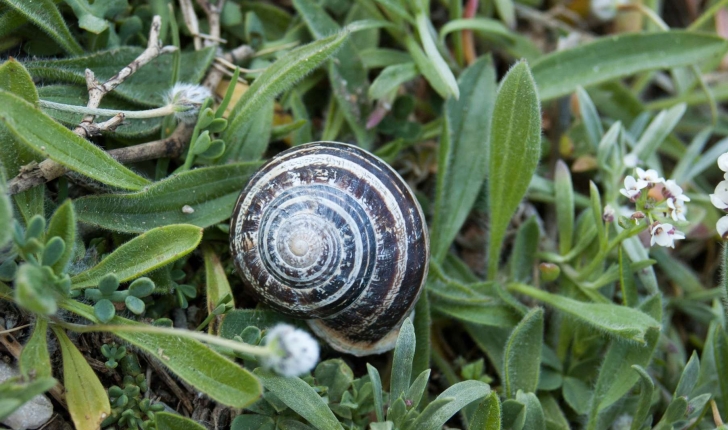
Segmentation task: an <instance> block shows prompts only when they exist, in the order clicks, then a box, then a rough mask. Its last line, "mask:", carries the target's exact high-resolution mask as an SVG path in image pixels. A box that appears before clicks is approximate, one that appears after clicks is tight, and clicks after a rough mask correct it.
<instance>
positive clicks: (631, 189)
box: [619, 176, 644, 199]
mask: <svg viewBox="0 0 728 430" xmlns="http://www.w3.org/2000/svg"><path fill="white" fill-rule="evenodd" d="M642 188H644V186H642V187H640V186H639V183H638V182H637V180H635V178H633V177H632V176H627V177H626V178H624V188H622V189H620V190H619V192H620V193H622V195H623V196H625V197H627V198H628V199H636V198H637V196H639V195H640V190H641V189H642Z"/></svg>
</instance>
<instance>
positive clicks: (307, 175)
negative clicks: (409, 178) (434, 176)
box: [230, 142, 429, 355]
mask: <svg viewBox="0 0 728 430" xmlns="http://www.w3.org/2000/svg"><path fill="white" fill-rule="evenodd" d="M428 240H429V239H428V235H427V226H426V224H425V220H424V216H423V214H422V209H421V208H420V205H419V204H418V203H417V200H416V199H415V197H414V194H413V193H412V191H411V190H410V188H409V187H408V186H407V184H406V183H405V182H404V180H403V179H402V178H401V177H400V176H399V175H398V174H397V172H395V171H394V169H392V168H391V167H390V166H389V165H388V164H387V163H385V162H384V161H382V160H380V159H379V158H377V157H375V156H374V155H372V154H370V153H368V152H366V151H364V150H362V149H360V148H357V147H355V146H352V145H347V144H343V143H336V142H315V143H310V144H306V145H301V146H298V147H295V148H293V149H289V150H287V151H284V152H282V153H280V154H279V155H278V156H276V157H274V158H273V159H271V160H270V161H269V162H268V163H266V164H265V165H263V166H262V167H261V168H260V170H258V171H257V172H256V173H255V174H254V175H253V177H252V178H251V179H250V181H249V183H248V184H247V186H246V187H245V189H243V191H242V193H241V194H240V197H239V198H238V201H237V203H236V204H235V211H234V213H233V216H232V219H231V221H230V247H231V251H232V255H233V258H234V261H235V266H236V267H237V270H238V273H239V274H240V275H241V277H242V278H243V282H244V284H245V286H246V288H247V289H248V291H249V292H251V293H252V294H253V295H254V296H256V297H257V298H258V299H259V300H260V301H262V302H263V303H265V304H267V305H268V306H270V307H272V308H274V309H276V310H277V311H279V312H281V313H284V314H287V315H290V316H293V317H298V318H305V319H308V320H309V321H308V323H309V325H310V326H311V328H312V330H313V331H314V332H316V334H317V335H319V336H320V337H322V338H324V339H326V341H327V342H328V343H329V344H330V345H331V346H332V347H334V348H335V349H337V350H339V351H343V352H348V353H351V354H355V355H368V354H377V353H380V352H384V351H387V350H389V349H391V348H392V347H393V346H394V343H395V341H396V337H397V334H398V332H399V327H400V325H401V323H402V321H403V320H404V318H405V317H407V316H408V315H410V314H411V312H412V308H413V306H414V304H415V302H416V301H417V298H418V297H419V295H420V292H421V291H422V288H423V284H424V281H425V278H426V275H427V268H428V261H429V243H428Z"/></svg>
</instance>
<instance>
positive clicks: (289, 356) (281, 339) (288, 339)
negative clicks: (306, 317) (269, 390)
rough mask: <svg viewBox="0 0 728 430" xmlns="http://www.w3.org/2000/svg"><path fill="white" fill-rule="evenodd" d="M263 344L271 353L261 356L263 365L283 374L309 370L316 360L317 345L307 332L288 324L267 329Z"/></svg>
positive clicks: (317, 353)
mask: <svg viewBox="0 0 728 430" xmlns="http://www.w3.org/2000/svg"><path fill="white" fill-rule="evenodd" d="M265 344H266V345H267V346H268V347H269V348H270V349H271V354H269V355H266V356H264V357H262V359H261V361H262V364H263V366H265V367H267V368H270V369H273V371H275V372H276V373H278V374H280V375H283V376H298V375H301V374H304V373H306V372H309V371H310V370H311V369H313V367H314V366H315V365H316V363H317V362H318V358H319V345H318V343H317V342H316V340H315V339H314V338H313V337H311V335H310V334H308V333H307V332H305V331H303V330H300V329H297V328H295V327H293V326H290V325H288V324H278V325H277V326H275V327H273V328H272V329H270V330H268V334H267V336H266V342H265Z"/></svg>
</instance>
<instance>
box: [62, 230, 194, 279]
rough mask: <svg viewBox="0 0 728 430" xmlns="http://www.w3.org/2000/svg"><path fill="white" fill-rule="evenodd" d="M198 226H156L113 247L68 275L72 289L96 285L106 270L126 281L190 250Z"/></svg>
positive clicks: (191, 249) (192, 247)
mask: <svg viewBox="0 0 728 430" xmlns="http://www.w3.org/2000/svg"><path fill="white" fill-rule="evenodd" d="M201 239H202V229H201V228H199V227H196V226H193V225H188V224H175V225H170V226H166V227H157V228H155V229H152V230H149V231H148V232H146V233H144V234H142V235H140V236H137V237H135V238H134V239H132V240H130V241H129V242H126V243H125V244H123V245H121V246H120V247H118V248H116V250H115V251H114V252H112V253H111V254H110V255H109V256H108V257H106V258H104V259H103V260H102V261H101V262H100V263H99V264H97V265H96V266H94V267H92V268H90V269H88V270H86V271H85V272H82V273H79V274H78V275H76V276H74V277H73V278H71V281H72V283H73V288H74V289H79V288H84V287H91V286H94V285H98V284H99V282H100V280H101V278H103V277H104V276H105V275H106V274H107V273H114V274H115V275H116V277H117V278H118V279H119V281H120V282H124V281H128V280H129V279H134V278H136V277H138V276H141V275H143V274H145V273H147V272H151V271H152V270H154V269H156V268H159V267H162V266H164V265H166V264H168V263H171V262H173V261H175V260H177V259H178V258H180V257H183V256H185V255H187V254H189V253H190V252H192V251H193V250H194V249H195V248H197V245H198V244H199V243H200V240H201Z"/></svg>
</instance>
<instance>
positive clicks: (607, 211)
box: [602, 205, 614, 222]
mask: <svg viewBox="0 0 728 430" xmlns="http://www.w3.org/2000/svg"><path fill="white" fill-rule="evenodd" d="M602 219H603V220H604V222H613V221H614V208H613V207H612V205H606V206H604V213H602Z"/></svg>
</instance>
